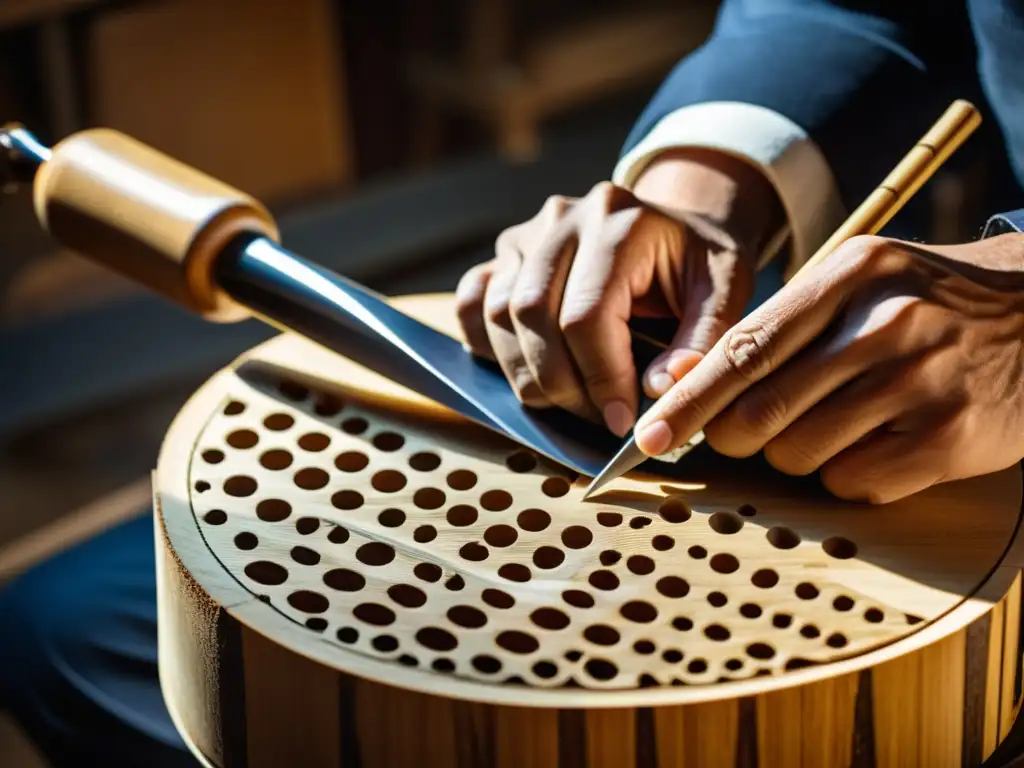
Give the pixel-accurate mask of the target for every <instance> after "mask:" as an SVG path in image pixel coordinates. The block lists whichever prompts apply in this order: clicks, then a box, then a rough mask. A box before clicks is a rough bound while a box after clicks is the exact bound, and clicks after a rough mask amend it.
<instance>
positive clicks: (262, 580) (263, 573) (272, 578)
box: [245, 560, 288, 587]
mask: <svg viewBox="0 0 1024 768" xmlns="http://www.w3.org/2000/svg"><path fill="white" fill-rule="evenodd" d="M245 575H246V576H248V577H249V578H250V579H252V580H253V581H255V582H256V583H257V584H264V585H266V586H268V587H276V586H278V585H279V584H284V583H285V582H286V581H288V570H287V569H286V568H285V567H284V566H283V565H279V564H278V563H272V562H270V561H269V560H257V561H255V562H252V563H249V564H248V565H247V566H245Z"/></svg>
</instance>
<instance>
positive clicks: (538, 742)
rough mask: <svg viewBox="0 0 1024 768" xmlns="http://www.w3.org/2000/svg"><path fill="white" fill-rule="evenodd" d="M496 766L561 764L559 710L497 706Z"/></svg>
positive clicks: (523, 767) (531, 767) (534, 767)
mask: <svg viewBox="0 0 1024 768" xmlns="http://www.w3.org/2000/svg"><path fill="white" fill-rule="evenodd" d="M494 713H495V723H494V725H495V728H494V766H495V768H551V767H552V766H557V765H558V757H559V744H558V710H556V709H530V708H527V707H495V710H494Z"/></svg>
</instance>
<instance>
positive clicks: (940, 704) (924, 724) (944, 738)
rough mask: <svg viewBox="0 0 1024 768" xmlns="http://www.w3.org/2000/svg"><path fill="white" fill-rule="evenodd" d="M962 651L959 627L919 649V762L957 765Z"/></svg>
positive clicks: (964, 642) (963, 639)
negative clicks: (955, 630)
mask: <svg viewBox="0 0 1024 768" xmlns="http://www.w3.org/2000/svg"><path fill="white" fill-rule="evenodd" d="M966 650H967V634H966V632H964V631H962V630H961V631H960V632H957V633H955V634H952V635H950V636H949V637H946V638H944V639H943V640H940V641H939V642H937V643H935V644H934V645H930V646H927V647H925V648H923V649H922V650H921V651H920V654H919V655H920V657H921V684H920V689H919V696H920V699H919V703H918V707H919V709H920V713H921V715H920V717H921V720H920V731H919V732H918V737H919V742H918V745H919V746H918V749H919V750H920V761H921V764H922V765H927V766H934V768H957V767H958V766H960V765H961V760H962V758H963V722H964V721H963V712H964V672H965V669H966V656H965V653H966Z"/></svg>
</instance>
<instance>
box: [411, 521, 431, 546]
mask: <svg viewBox="0 0 1024 768" xmlns="http://www.w3.org/2000/svg"><path fill="white" fill-rule="evenodd" d="M412 538H413V541H415V542H416V543H418V544H427V543H429V542H431V541H433V540H434V539H436V538H437V528H435V527H434V526H432V525H421V526H419V527H418V528H417V529H416V530H415V531H413V532H412Z"/></svg>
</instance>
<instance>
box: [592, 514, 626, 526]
mask: <svg viewBox="0 0 1024 768" xmlns="http://www.w3.org/2000/svg"><path fill="white" fill-rule="evenodd" d="M597 522H598V524H599V525H603V526H604V527H605V528H614V527H615V526H617V525H622V515H620V514H619V513H618V512H598V513H597Z"/></svg>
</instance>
